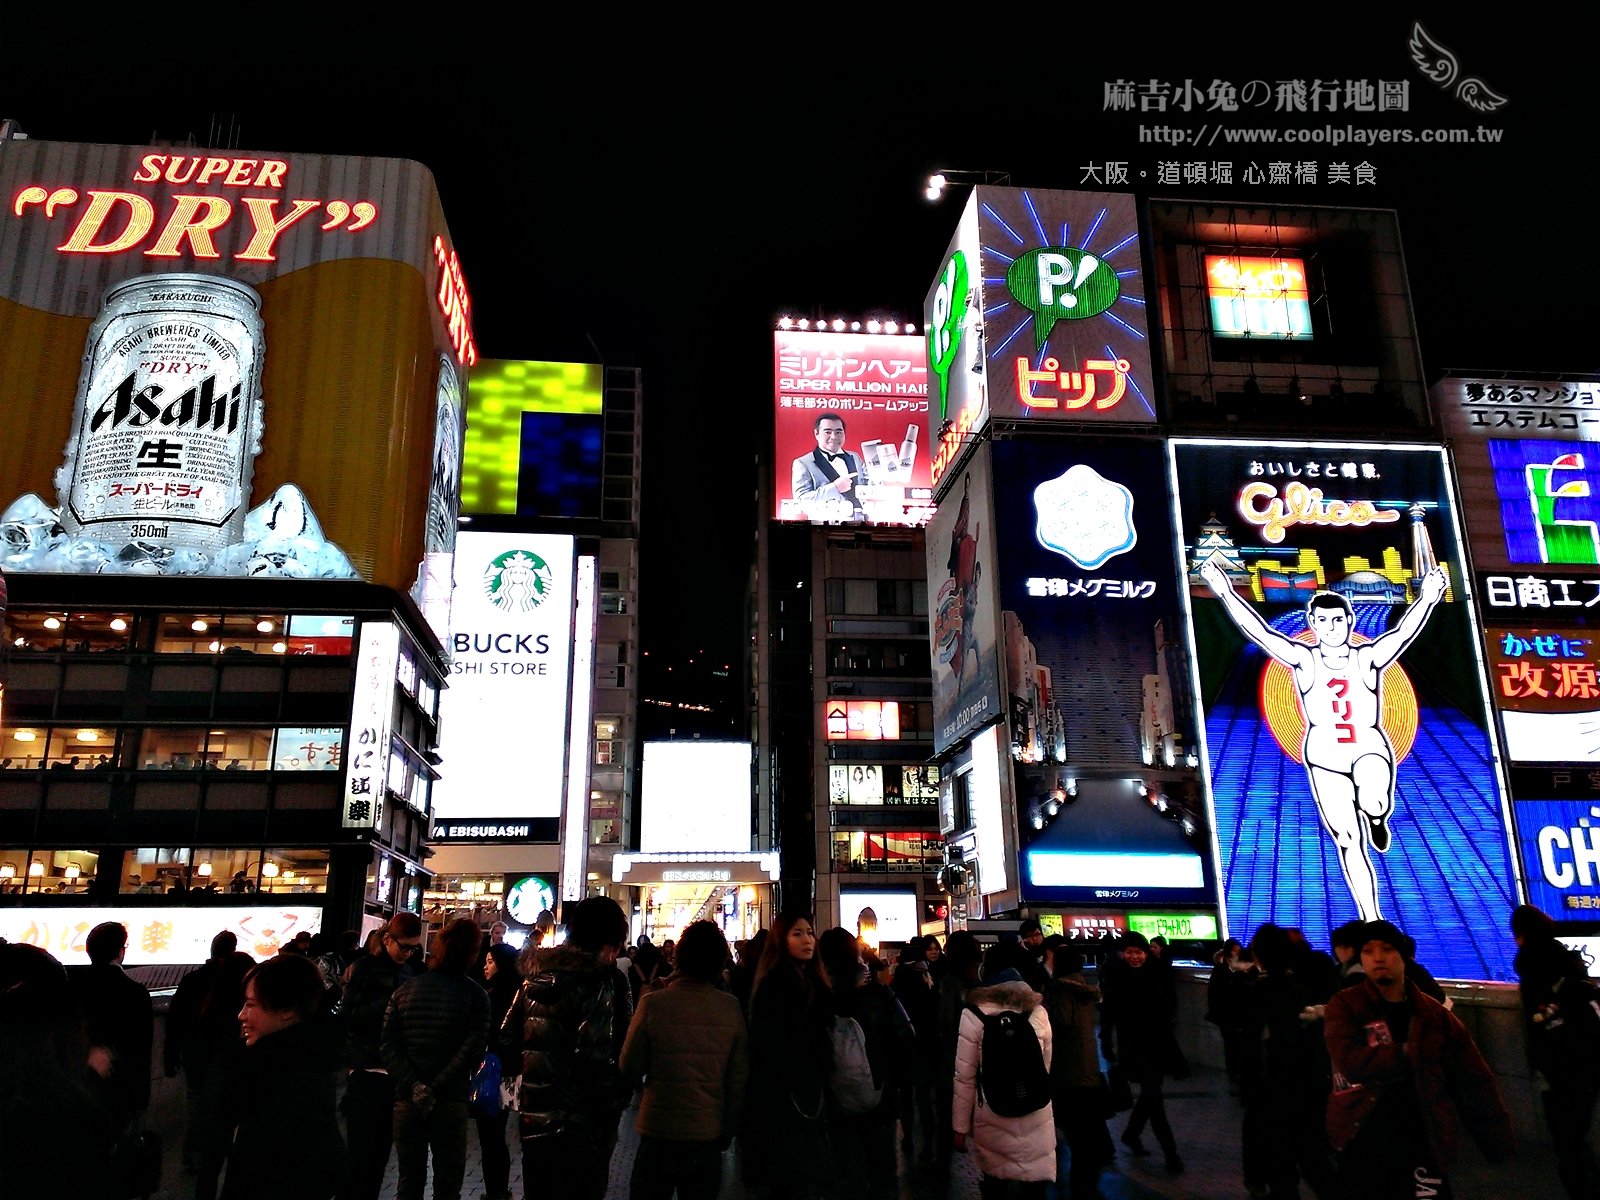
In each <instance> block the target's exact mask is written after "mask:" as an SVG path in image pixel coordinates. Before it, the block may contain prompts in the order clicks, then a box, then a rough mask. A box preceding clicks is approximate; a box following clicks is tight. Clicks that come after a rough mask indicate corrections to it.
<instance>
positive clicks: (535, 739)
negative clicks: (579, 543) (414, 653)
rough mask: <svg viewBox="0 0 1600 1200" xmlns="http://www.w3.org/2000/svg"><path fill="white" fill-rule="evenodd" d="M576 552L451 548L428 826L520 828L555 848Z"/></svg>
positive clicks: (480, 541) (518, 543) (569, 542)
mask: <svg viewBox="0 0 1600 1200" xmlns="http://www.w3.org/2000/svg"><path fill="white" fill-rule="evenodd" d="M573 551H574V543H573V539H572V538H571V537H569V536H566V535H564V534H534V533H470V532H464V533H461V534H460V535H459V536H458V537H457V539H456V588H455V598H454V601H453V603H452V605H451V628H450V650H451V654H452V657H453V661H452V664H451V668H450V686H449V687H448V688H446V689H445V690H444V691H443V692H442V693H441V694H440V696H439V731H440V744H439V754H440V757H441V759H442V764H441V766H440V768H439V771H440V779H439V780H438V782H436V783H435V784H434V785H433V811H434V816H435V818H439V819H446V820H448V821H450V822H459V823H482V824H499V823H501V822H502V821H505V820H512V821H518V822H521V821H527V822H530V823H531V824H532V825H533V827H534V828H533V836H532V838H531V840H533V841H549V842H553V841H555V840H556V835H557V827H558V825H559V822H560V818H561V797H562V781H563V780H564V778H565V772H566V745H567V689H568V683H569V667H570V663H571V658H572V612H573V593H572V572H573Z"/></svg>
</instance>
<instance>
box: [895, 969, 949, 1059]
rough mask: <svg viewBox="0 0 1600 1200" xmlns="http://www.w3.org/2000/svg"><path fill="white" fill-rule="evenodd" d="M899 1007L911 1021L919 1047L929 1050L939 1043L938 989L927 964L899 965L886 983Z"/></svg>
mask: <svg viewBox="0 0 1600 1200" xmlns="http://www.w3.org/2000/svg"><path fill="white" fill-rule="evenodd" d="M890 986H891V987H893V988H894V994H895V996H896V998H897V999H898V1000H899V1001H900V1006H901V1007H902V1008H904V1009H905V1010H906V1016H908V1017H910V1018H911V1025H912V1028H914V1029H915V1030H916V1031H917V1042H918V1044H919V1045H921V1046H923V1047H926V1048H929V1049H931V1048H932V1047H934V1046H937V1045H938V1042H939V989H938V986H937V985H936V984H935V983H934V982H933V974H932V972H931V971H929V970H928V964H927V963H925V962H918V963H901V964H900V965H899V966H898V967H896V968H895V972H894V978H893V979H892V980H891V981H890Z"/></svg>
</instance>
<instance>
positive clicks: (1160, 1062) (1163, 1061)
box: [1100, 958, 1180, 1079]
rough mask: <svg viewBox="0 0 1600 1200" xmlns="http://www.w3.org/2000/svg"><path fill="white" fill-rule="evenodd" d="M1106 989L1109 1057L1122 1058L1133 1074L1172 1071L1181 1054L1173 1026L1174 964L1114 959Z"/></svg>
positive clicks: (1104, 1038)
mask: <svg viewBox="0 0 1600 1200" xmlns="http://www.w3.org/2000/svg"><path fill="white" fill-rule="evenodd" d="M1101 992H1102V995H1103V997H1104V999H1103V1004H1102V1007H1101V1014H1100V1043H1101V1045H1102V1046H1103V1047H1104V1049H1105V1054H1106V1060H1107V1061H1108V1062H1109V1061H1115V1062H1117V1063H1118V1064H1119V1065H1120V1066H1121V1067H1122V1069H1123V1070H1124V1071H1125V1072H1127V1075H1128V1077H1129V1078H1130V1079H1145V1078H1149V1077H1151V1076H1154V1075H1170V1074H1172V1072H1173V1071H1174V1070H1175V1069H1177V1066H1178V1063H1179V1061H1180V1056H1179V1054H1178V1042H1177V1038H1176V1037H1175V1036H1174V1034H1173V1032H1172V1021H1173V1014H1174V1011H1175V1009H1176V1002H1175V998H1174V995H1173V987H1172V971H1171V969H1170V968H1168V967H1162V966H1156V960H1155V959H1154V958H1147V959H1146V960H1145V964H1144V966H1142V967H1139V968H1137V969H1136V968H1133V967H1130V966H1128V965H1127V964H1126V963H1123V962H1111V963H1108V964H1107V965H1106V968H1105V974H1104V978H1103V982H1102V987H1101ZM1113 1034H1115V1046H1114V1047H1113Z"/></svg>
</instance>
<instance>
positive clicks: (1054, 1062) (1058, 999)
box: [1044, 974, 1100, 1092]
mask: <svg viewBox="0 0 1600 1200" xmlns="http://www.w3.org/2000/svg"><path fill="white" fill-rule="evenodd" d="M1099 1002H1100V989H1099V988H1097V987H1093V986H1091V985H1090V984H1087V983H1085V982H1084V980H1083V976H1082V975H1081V974H1075V975H1068V976H1063V977H1059V978H1056V979H1052V980H1051V981H1050V982H1049V983H1048V984H1047V985H1045V990H1044V1008H1045V1012H1046V1013H1048V1014H1049V1016H1050V1042H1051V1054H1052V1057H1051V1060H1050V1083H1051V1091H1052V1092H1060V1091H1063V1090H1064V1089H1067V1088H1098V1087H1099V1086H1100V1058H1099V1055H1098V1054H1096V1053H1095V1044H1094V1010H1095V1005H1097V1004H1098V1003H1099Z"/></svg>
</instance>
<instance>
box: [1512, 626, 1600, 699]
mask: <svg viewBox="0 0 1600 1200" xmlns="http://www.w3.org/2000/svg"><path fill="white" fill-rule="evenodd" d="M1485 632H1486V633H1487V634H1488V640H1489V670H1490V672H1491V673H1492V675H1493V677H1494V692H1495V696H1494V698H1495V703H1496V704H1497V705H1498V706H1499V707H1500V708H1502V709H1511V710H1512V711H1515V712H1546V713H1553V712H1563V713H1564V712H1590V711H1592V710H1594V709H1596V708H1600V676H1597V675H1596V674H1595V663H1596V659H1597V658H1600V646H1597V644H1596V642H1595V640H1594V639H1593V638H1589V637H1585V636H1583V632H1584V631H1578V630H1571V629H1567V630H1550V629H1531V628H1528V627H1526V626H1522V627H1518V628H1491V629H1488V630H1486V631H1485Z"/></svg>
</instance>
